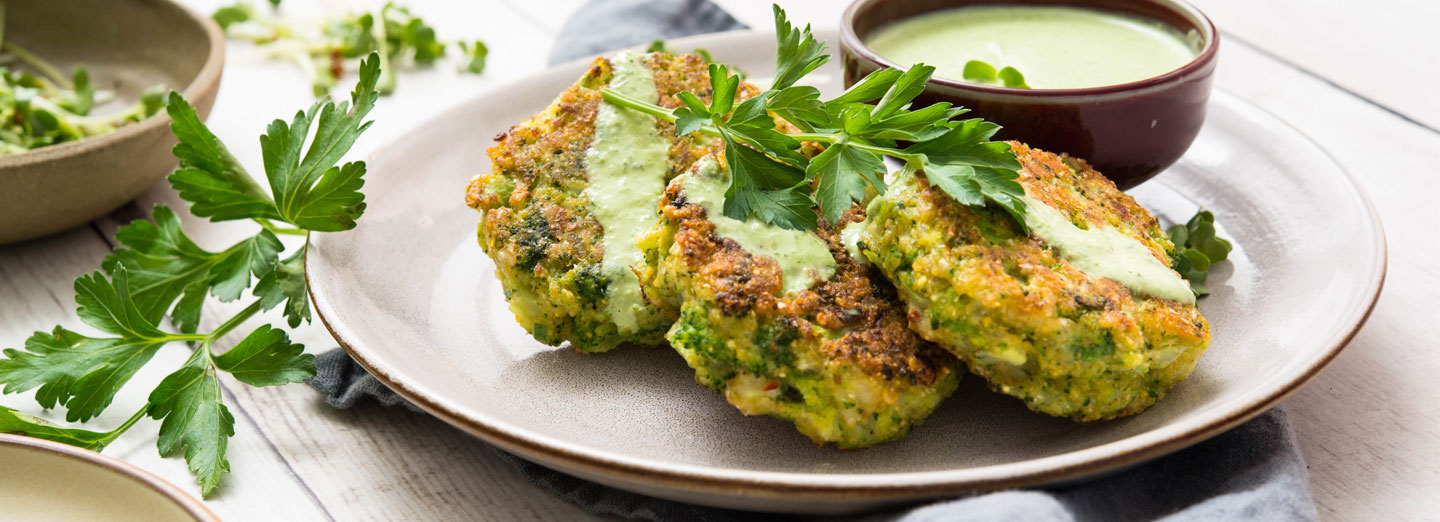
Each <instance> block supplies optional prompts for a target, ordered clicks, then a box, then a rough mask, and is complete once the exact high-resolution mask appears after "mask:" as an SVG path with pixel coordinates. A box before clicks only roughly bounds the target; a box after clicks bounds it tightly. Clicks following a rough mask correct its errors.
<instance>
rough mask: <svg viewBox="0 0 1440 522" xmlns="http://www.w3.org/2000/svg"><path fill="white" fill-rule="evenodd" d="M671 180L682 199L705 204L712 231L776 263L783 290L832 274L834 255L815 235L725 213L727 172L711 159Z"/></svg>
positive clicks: (808, 284)
mask: <svg viewBox="0 0 1440 522" xmlns="http://www.w3.org/2000/svg"><path fill="white" fill-rule="evenodd" d="M675 180H676V181H677V182H679V183H681V186H682V187H684V190H685V199H686V200H688V201H690V202H691V203H696V204H699V205H700V206H701V207H704V208H705V216H706V217H708V218H709V219H710V222H711V223H714V224H715V234H716V235H719V236H720V237H723V238H728V239H732V240H734V241H735V242H736V243H739V244H740V246H741V247H743V248H744V249H745V250H746V251H748V252H750V254H752V255H757V256H767V257H771V258H774V259H775V260H776V261H778V262H779V263H780V271H781V278H782V282H781V283H782V286H783V287H784V289H785V293H787V294H788V293H791V292H795V291H798V290H804V289H806V288H810V286H811V285H814V284H815V283H816V282H818V281H824V280H826V279H830V276H833V275H835V258H834V256H831V255H830V248H829V247H828V246H826V245H825V240H823V239H820V237H819V236H816V235H815V234H811V233H809V232H804V231H800V230H789V229H785V228H780V227H777V226H775V225H771V224H768V223H764V222H761V221H759V220H754V221H740V220H737V219H734V218H731V217H727V216H726V215H725V212H724V208H725V189H727V188H729V186H730V176H728V175H723V173H722V172H721V171H720V166H719V165H717V164H716V163H715V160H713V159H710V158H706V159H703V160H701V163H700V164H699V165H698V166H697V167H696V168H695V170H692V171H690V172H687V173H685V174H682V175H680V177H678V178H675Z"/></svg>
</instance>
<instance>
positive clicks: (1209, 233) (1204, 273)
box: [1165, 210, 1231, 297]
mask: <svg viewBox="0 0 1440 522" xmlns="http://www.w3.org/2000/svg"><path fill="white" fill-rule="evenodd" d="M1165 233H1166V234H1167V235H1169V236H1170V242H1171V243H1174V244H1175V250H1174V252H1173V253H1171V255H1170V266H1171V267H1174V269H1175V271H1176V272H1178V273H1179V274H1180V276H1181V277H1184V278H1185V280H1186V281H1189V282H1190V290H1191V291H1193V292H1195V296H1196V297H1204V296H1207V295H1210V289H1209V288H1207V287H1206V286H1205V280H1206V279H1209V277H1210V268H1211V267H1213V266H1215V264H1216V263H1219V262H1221V261H1224V260H1225V259H1226V258H1228V257H1229V256H1230V249H1231V245H1230V241H1229V240H1227V239H1224V238H1222V237H1220V236H1217V235H1215V215H1214V214H1212V213H1210V211H1209V210H1200V211H1198V212H1196V213H1195V215H1194V216H1193V217H1191V218H1190V221H1187V222H1185V223H1179V224H1176V225H1172V226H1171V227H1170V228H1168V229H1166V230H1165Z"/></svg>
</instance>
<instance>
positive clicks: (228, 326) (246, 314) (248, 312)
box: [203, 299, 260, 352]
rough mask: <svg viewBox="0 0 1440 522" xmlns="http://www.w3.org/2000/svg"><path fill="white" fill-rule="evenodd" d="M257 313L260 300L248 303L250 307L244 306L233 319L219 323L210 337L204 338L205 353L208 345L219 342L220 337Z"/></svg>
mask: <svg viewBox="0 0 1440 522" xmlns="http://www.w3.org/2000/svg"><path fill="white" fill-rule="evenodd" d="M259 311H260V300H259V299H256V300H255V301H253V302H251V303H250V306H246V307H245V309H243V310H240V312H239V313H237V314H235V316H234V317H231V318H230V319H229V320H227V321H225V322H224V323H221V324H220V326H218V327H216V328H215V330H214V331H212V332H210V335H207V336H205V337H204V339H205V341H204V343H203V344H204V348H205V351H207V352H208V351H210V350H209V348H210V345H212V344H215V341H217V340H219V339H220V337H222V336H224V335H225V334H227V333H230V330H234V329H235V327H236V326H240V323H243V322H245V320H246V319H249V318H250V317H252V316H254V315H255V313H256V312H259Z"/></svg>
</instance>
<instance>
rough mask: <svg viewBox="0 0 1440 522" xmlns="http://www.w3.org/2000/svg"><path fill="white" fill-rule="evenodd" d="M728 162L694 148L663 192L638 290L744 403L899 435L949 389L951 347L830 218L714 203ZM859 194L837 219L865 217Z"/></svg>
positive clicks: (701, 369) (850, 433)
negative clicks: (926, 329) (813, 226)
mask: <svg viewBox="0 0 1440 522" xmlns="http://www.w3.org/2000/svg"><path fill="white" fill-rule="evenodd" d="M728 184H729V174H728V173H727V172H726V171H725V168H724V165H723V164H722V163H721V162H720V161H718V160H710V159H705V160H702V161H700V162H697V163H696V164H695V165H694V167H693V168H692V169H691V171H690V172H689V173H687V174H684V175H682V176H680V177H677V178H676V179H675V180H674V181H672V182H671V183H670V185H669V187H668V188H667V189H666V191H665V194H664V196H663V197H662V198H661V214H662V216H663V217H662V220H661V222H660V224H659V225H658V226H657V227H655V228H654V229H653V230H652V231H651V232H650V233H649V234H648V235H647V236H645V237H644V238H643V239H642V241H641V244H642V246H644V248H645V251H646V257H647V260H648V263H647V266H646V269H645V270H644V271H643V272H642V277H641V278H642V281H643V283H644V288H645V293H646V295H647V296H648V297H649V298H650V300H651V301H652V302H653V303H654V304H655V305H656V306H657V308H659V309H662V310H665V311H667V313H673V314H675V315H676V316H677V317H678V321H677V322H676V323H675V325H674V326H673V327H672V328H671V329H670V331H669V333H668V335H667V339H668V340H669V341H670V343H671V345H672V346H673V347H674V348H675V350H676V351H678V352H679V353H680V354H681V356H683V357H684V358H685V361H686V362H687V363H688V364H689V365H690V366H691V367H692V368H694V369H695V378H696V380H697V381H699V382H700V383H701V384H704V385H706V386H708V387H710V388H714V389H716V390H719V391H721V392H723V393H724V394H725V398H726V399H727V400H728V401H729V402H730V403H731V404H733V405H735V406H736V407H737V408H739V409H740V411H742V412H744V413H745V414H747V415H759V414H768V415H772V416H775V417H779V418H782V419H785V420H788V421H791V422H793V423H794V424H795V427H796V428H797V429H799V430H800V432H801V433H804V434H805V435H807V436H809V437H810V438H811V439H813V440H814V441H815V442H816V443H820V444H824V443H827V442H833V443H835V444H836V445H837V446H839V447H841V448H857V447H863V446H868V445H872V444H876V443H880V442H885V441H890V440H894V439H897V438H899V437H902V436H904V435H905V434H906V433H908V432H909V431H910V429H911V428H912V427H913V426H914V425H916V424H918V423H919V422H920V421H921V420H922V419H924V418H925V417H926V416H928V415H929V414H930V413H931V412H932V411H934V410H935V408H936V406H938V405H939V404H940V402H941V401H942V400H944V399H945V398H946V397H947V396H949V395H950V393H951V392H953V391H954V390H955V387H956V385H957V384H958V383H959V379H960V376H961V373H962V372H961V368H960V364H959V361H958V360H956V359H955V357H954V356H952V355H950V354H949V353H947V352H946V351H945V350H944V349H942V348H940V347H939V346H937V345H935V344H933V343H930V342H927V341H925V340H924V339H922V338H920V336H919V335H917V334H916V333H915V332H914V331H912V330H911V329H910V328H909V327H908V325H907V323H906V317H905V309H904V305H903V303H901V302H900V300H899V298H898V297H897V296H896V294H895V289H894V288H893V287H892V286H891V285H890V284H889V283H888V282H887V281H885V279H884V277H883V276H882V274H880V272H879V271H878V270H875V269H874V268H872V267H869V266H864V265H861V264H858V263H857V262H856V260H855V259H854V258H852V257H851V255H850V253H849V252H848V251H847V250H846V249H845V248H844V247H843V246H842V245H841V243H840V238H839V233H838V229H837V228H835V227H832V226H830V225H828V224H825V223H822V225H821V228H820V229H819V230H816V231H814V232H804V231H794V230H785V229H781V228H778V227H775V226H773V225H768V224H760V223H757V222H740V221H736V220H734V219H731V218H729V217H726V216H724V215H723V213H722V212H721V210H720V209H721V208H722V206H723V198H724V194H725V189H726V187H727V186H728ZM863 215H864V213H863V209H862V208H861V207H860V206H859V205H855V206H854V207H853V208H852V209H851V210H850V211H849V213H848V214H846V216H845V221H846V222H852V221H859V220H861V219H863Z"/></svg>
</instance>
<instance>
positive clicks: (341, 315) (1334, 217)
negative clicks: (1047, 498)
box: [305, 31, 1385, 513]
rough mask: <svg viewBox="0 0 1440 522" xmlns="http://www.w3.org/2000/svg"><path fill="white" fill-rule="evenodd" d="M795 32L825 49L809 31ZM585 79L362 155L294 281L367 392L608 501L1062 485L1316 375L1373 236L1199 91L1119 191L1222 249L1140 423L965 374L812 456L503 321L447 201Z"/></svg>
mask: <svg viewBox="0 0 1440 522" xmlns="http://www.w3.org/2000/svg"><path fill="white" fill-rule="evenodd" d="M817 36H818V37H819V38H821V39H824V40H826V41H830V42H834V41H835V40H834V38H835V34H834V33H833V32H830V31H819V32H818V33H817ZM774 42H775V41H774V36H773V35H772V34H770V33H769V32H739V33H724V34H716V35H705V36H697V37H693V38H686V39H681V40H677V41H675V42H673V44H674V45H675V46H676V47H677V48H680V49H693V48H696V47H703V48H705V49H709V50H710V52H712V53H714V55H715V58H716V59H717V60H720V61H722V62H723V63H728V64H733V65H735V66H736V67H739V68H741V69H742V70H744V71H745V72H747V73H749V74H752V75H755V76H756V77H760V76H764V75H766V74H769V72H770V70H771V66H772V65H771V64H772V63H773V62H772V60H773V58H772V56H773V54H772V53H774V51H775V43H774ZM587 65H588V61H580V62H573V63H570V64H567V65H562V66H558V67H556V68H554V69H550V70H548V71H544V72H540V73H537V74H534V75H531V76H528V77H525V78H518V79H516V80H515V81H514V82H513V83H511V84H509V85H506V86H501V87H497V88H494V89H491V90H488V91H486V92H483V93H477V94H476V96H475V97H474V98H472V99H470V100H468V101H465V102H463V103H460V104H458V105H456V106H454V107H451V108H449V109H447V110H445V111H444V112H443V113H441V114H439V115H437V116H436V117H435V118H433V119H431V120H429V121H427V122H425V123H424V124H423V125H421V126H419V127H417V128H416V129H415V130H414V131H412V132H409V133H406V134H404V135H403V136H401V137H400V138H399V139H398V140H396V141H395V142H393V143H391V144H389V145H387V146H384V147H382V148H380V149H378V150H377V151H376V152H375V154H374V155H373V156H372V157H371V158H370V160H369V165H368V166H369V172H368V174H366V176H365V178H366V181H365V193H366V194H367V195H368V196H367V197H366V203H367V204H368V207H367V208H366V211H365V216H364V217H362V218H361V219H360V221H359V226H357V227H356V228H355V229H354V230H350V231H346V232H340V233H334V234H314V235H312V236H311V243H310V247H309V249H308V250H307V251H306V259H305V264H306V270H305V274H306V277H307V278H308V279H309V283H310V295H311V297H312V298H313V300H314V301H313V302H314V305H315V313H316V317H317V319H319V320H320V321H322V322H323V323H324V324H325V326H327V327H328V328H329V329H330V332H331V333H332V334H334V336H335V339H336V340H337V341H338V342H339V343H340V345H341V346H343V347H344V348H345V349H346V350H347V351H349V352H350V354H351V355H353V356H354V357H355V359H356V360H357V361H359V362H360V364H362V365H364V366H365V367H366V368H367V369H369V370H370V372H371V373H372V374H374V375H375V377H377V378H378V379H380V381H381V382H383V383H384V384H385V385H387V386H389V387H390V388H392V389H394V390H395V391H396V392H398V393H400V394H401V395H403V396H404V397H405V398H407V399H409V400H410V402H411V403H413V404H415V405H416V406H418V407H420V408H422V409H424V410H426V411H428V412H430V413H431V414H434V415H435V416H437V417H439V418H441V419H444V420H445V421H447V422H449V423H451V424H453V425H455V426H458V427H459V428H461V429H463V430H465V431H467V432H470V433H472V434H474V435H476V436H478V437H481V438H483V439H484V440H486V441H488V442H490V443H492V444H495V445H496V446H498V447H500V448H503V449H505V450H506V451H509V452H512V453H515V454H517V455H519V456H521V457H524V458H526V459H530V460H532V461H535V462H537V463H540V464H543V465H545V466H549V467H551V468H553V469H557V470H560V471H563V472H565V473H568V474H571V475H573V476H576V477H581V478H584V479H588V480H592V481H596V482H600V483H603V484H606V485H609V486H613V487H617V488H622V489H627V490H631V491H638V492H641V493H645V494H649V495H654V496H659V497H663V498H668V499H673V500H681V501H686V502H693V503H700V504H706V505H712V506H723V507H728V508H738V509H753V510H765V511H791V512H804V513H820V512H853V511H860V510H865V509H874V508H877V507H883V506H887V505H893V504H895V503H899V502H908V501H915V500H919V499H926V498H934V497H943V496H951V495H961V494H966V493H971V492H975V491H984V490H993V489H1002V488H1015V487H1027V486H1041V485H1057V484H1067V483H1074V482H1077V481H1080V480H1084V479H1088V478H1092V477H1095V476H1098V475H1103V474H1105V473H1110V472H1113V471H1116V470H1119V469H1123V468H1124V467H1126V466H1130V465H1134V464H1137V463H1140V462H1144V461H1146V460H1148V459H1151V458H1154V457H1157V456H1160V455H1165V454H1167V453H1170V452H1172V451H1175V450H1178V449H1180V448H1183V447H1186V446H1188V445H1191V444H1195V443H1197V442H1199V441H1202V440H1205V439H1206V438H1208V437H1211V436H1214V435H1216V434H1219V433H1221V432H1223V431H1225V430H1226V429H1229V428H1231V427H1234V426H1236V425H1238V424H1240V423H1241V422H1244V421H1245V420H1246V419H1249V418H1250V417H1252V416H1254V415H1257V414H1259V413H1261V412H1263V411H1265V410H1266V409H1267V408H1269V407H1270V406H1273V405H1274V404H1275V403H1276V402H1278V401H1280V400H1281V399H1282V398H1284V397H1285V396H1286V395H1288V394H1289V393H1291V392H1293V391H1295V390H1296V389H1298V388H1299V387H1300V386H1301V385H1303V384H1304V383H1305V382H1307V381H1309V380H1310V379H1311V378H1313V377H1314V376H1315V375H1316V374H1317V373H1319V372H1320V370H1321V369H1322V368H1324V367H1325V366H1326V364H1328V363H1329V362H1330V361H1331V360H1333V359H1334V358H1335V356H1336V355H1337V354H1338V353H1339V352H1340V350H1341V348H1342V347H1343V346H1344V345H1345V343H1346V342H1348V341H1349V339H1350V338H1351V336H1353V335H1354V334H1355V332H1356V331H1357V329H1358V328H1359V327H1360V325H1361V324H1362V323H1363V322H1364V319H1365V317H1366V315H1367V314H1368V313H1369V311H1370V309H1371V307H1372V306H1373V305H1374V303H1375V298H1376V296H1377V295H1378V294H1379V292H1380V285H1381V282H1382V281H1383V279H1384V274H1385V242H1384V241H1385V235H1384V232H1383V230H1381V228H1380V223H1379V220H1378V218H1377V217H1376V215H1375V211H1374V209H1373V208H1372V207H1371V206H1370V204H1369V202H1368V201H1367V199H1366V198H1365V195H1364V194H1363V193H1362V192H1361V191H1360V189H1359V187H1358V186H1357V185H1356V184H1355V183H1354V182H1353V181H1352V180H1351V179H1350V177H1349V176H1347V175H1346V174H1345V173H1344V171H1342V170H1341V169H1340V167H1339V166H1338V165H1336V164H1335V162H1334V161H1332V160H1331V159H1330V158H1329V156H1327V155H1326V153H1325V151H1324V150H1323V149H1321V148H1320V147H1319V146H1317V145H1316V144H1315V143H1314V142H1311V141H1310V140H1308V139H1306V138H1305V137H1304V136H1302V135H1301V134H1300V133H1299V132H1297V131H1296V130H1295V129H1293V128H1291V127H1289V126H1287V125H1285V124H1284V123H1282V122H1280V121H1279V120H1276V119H1275V118H1274V117H1273V116H1270V115H1269V114H1268V113H1266V112H1265V111H1264V110H1261V109H1259V108H1257V107H1255V106H1253V105H1250V104H1248V103H1245V102H1244V101H1242V100H1240V99H1238V98H1236V97H1235V96H1232V95H1228V94H1225V93H1223V92H1217V93H1216V95H1215V96H1214V97H1212V98H1211V100H1210V118H1209V121H1208V122H1207V123H1206V125H1205V128H1204V129H1203V130H1202V131H1201V133H1200V135H1199V137H1198V138H1197V139H1196V140H1195V146H1194V147H1192V148H1191V150H1190V152H1189V153H1188V154H1187V155H1186V156H1185V157H1184V158H1183V159H1181V160H1180V161H1179V162H1177V163H1176V164H1175V165H1174V166H1173V167H1171V168H1170V169H1168V170H1167V171H1166V172H1165V173H1164V174H1162V175H1160V176H1159V177H1157V178H1155V179H1154V180H1152V181H1151V182H1149V183H1146V184H1144V185H1142V186H1140V187H1137V188H1136V189H1135V190H1133V191H1132V192H1131V193H1132V194H1133V195H1134V196H1135V197H1136V198H1137V199H1138V200H1139V202H1140V203H1141V204H1143V205H1145V206H1146V208H1149V209H1150V210H1151V211H1153V212H1154V213H1155V214H1156V215H1157V216H1159V218H1160V219H1161V220H1162V221H1164V222H1166V223H1174V222H1177V221H1185V220H1186V219H1188V218H1189V217H1190V216H1192V215H1194V214H1195V210H1196V209H1197V207H1203V208H1206V209H1209V210H1211V211H1213V212H1214V213H1215V218H1216V223H1217V226H1218V227H1219V230H1218V233H1219V234H1220V235H1221V236H1223V237H1227V238H1230V239H1232V240H1233V243H1234V246H1235V250H1234V251H1232V252H1231V253H1230V258H1229V260H1228V261H1227V262H1225V263H1223V264H1222V265H1221V266H1218V267H1216V268H1215V269H1214V270H1213V271H1212V272H1211V274H1210V280H1209V286H1210V290H1211V294H1210V296H1209V297H1206V298H1205V299H1202V300H1201V301H1200V305H1199V306H1200V310H1201V311H1202V312H1203V313H1204V314H1205V317H1206V318H1207V319H1209V320H1210V326H1211V329H1212V332H1213V336H1214V337H1213V339H1214V340H1213V342H1212V343H1211V344H1210V348H1209V350H1208V351H1207V352H1206V353H1205V355H1204V356H1203V357H1201V358H1200V361H1199V364H1198V365H1197V366H1196V368H1195V373H1194V374H1193V375H1192V376H1191V377H1190V379H1189V380H1187V381H1185V382H1183V383H1180V385H1179V386H1176V387H1175V388H1174V389H1173V390H1171V391H1170V393H1169V394H1167V395H1166V396H1165V399H1164V400H1162V401H1160V403H1159V404H1156V405H1155V407H1153V408H1151V409H1149V410H1146V411H1145V412H1144V413H1141V414H1139V415H1135V416H1133V417H1129V418H1125V419H1120V420H1116V421H1111V422H1095V423H1086V424H1080V423H1074V422H1070V421H1068V420H1064V419H1057V418H1053V417H1047V416H1044V415H1040V414H1037V413H1033V412H1030V411H1029V410H1027V409H1026V408H1025V406H1024V405H1023V404H1022V403H1021V402H1020V401H1018V400H1015V399H1013V398H1011V397H1008V396H1004V395H1000V394H998V393H993V392H990V391H989V390H988V389H987V388H986V386H985V382H984V380H982V379H979V378H976V377H974V376H968V377H966V378H965V379H964V380H963V381H962V382H961V383H960V389H959V390H958V391H956V392H955V394H954V395H953V396H951V397H950V399H949V400H947V401H946V402H945V403H944V404H942V405H941V406H940V408H939V409H938V410H936V411H935V414H934V415H931V416H930V417H929V418H928V419H926V420H925V422H924V424H921V425H920V426H918V427H916V428H915V430H914V431H912V432H911V433H910V434H909V435H908V436H906V437H905V438H903V439H900V440H897V441H894V442H891V443H887V444H881V445H877V446H874V447H870V448H866V449H863V450H854V451H840V450H837V449H835V448H834V447H816V445H815V444H814V443H813V442H811V441H810V439H809V438H807V437H805V436H804V435H801V434H800V433H799V432H797V431H796V430H795V427H794V426H793V425H792V424H790V423H788V422H785V421H781V420H778V419H774V418H770V417H746V416H744V415H742V414H741V413H740V412H739V411H737V410H736V409H735V408H734V407H733V406H731V405H730V404H728V403H726V401H725V398H724V397H723V396H722V395H721V394H719V393H716V392H714V391H713V390H710V389H708V388H705V387H704V386H700V385H699V384H696V382H695V372H694V371H692V370H691V369H690V368H689V367H688V366H686V364H685V361H684V360H683V359H682V358H681V357H680V356H679V355H678V354H676V353H675V351H674V350H672V349H670V348H668V347H649V348H646V347H624V348H620V349H617V350H614V351H612V352H609V353H604V354H589V355H587V354H583V353H578V352H577V351H575V350H573V349H565V348H554V347H549V346H544V345H541V344H539V343H537V342H535V340H534V339H532V338H531V337H530V336H529V335H527V334H526V333H525V330H524V329H523V328H521V327H520V325H518V324H516V322H515V315H514V314H513V313H511V312H510V310H509V309H507V306H506V303H505V292H504V289H503V288H501V285H500V283H499V281H497V280H496V278H495V265H494V263H492V262H491V261H490V259H489V258H488V257H486V255H485V253H484V252H483V251H481V249H480V246H479V245H478V244H477V243H476V240H475V227H476V225H477V224H478V223H479V221H480V215H479V213H477V212H475V211H474V210H472V209H470V208H469V207H466V206H465V197H464V196H465V194H464V192H465V185H466V183H467V182H468V181H469V180H470V177H471V176H473V175H475V174H477V173H481V172H487V171H489V170H490V168H491V164H490V159H489V158H488V157H487V156H486V154H485V149H486V147H488V146H490V145H491V144H493V143H494V141H493V139H494V136H495V135H496V134H497V133H499V132H503V131H505V130H506V129H507V128H509V127H510V126H511V125H513V124H515V123H516V122H519V121H523V120H525V119H526V118H529V117H530V116H531V115H532V114H534V113H535V112H536V111H539V110H541V109H543V108H544V107H545V106H546V105H547V104H549V103H550V101H551V100H552V99H553V98H554V96H555V95H556V94H557V93H559V92H561V91H562V90H564V89H565V88H566V87H567V86H569V85H570V84H571V83H573V82H574V81H575V79H576V78H579V77H580V75H581V74H582V73H583V72H584V71H585V69H586V67H587ZM839 69H840V68H839V67H838V66H835V65H828V66H826V67H822V68H821V69H819V70H818V71H816V72H815V73H814V74H813V75H811V76H809V77H807V78H806V82H807V83H809V84H811V85H814V86H815V87H817V88H819V89H820V91H821V93H822V94H823V95H824V96H825V97H829V96H834V95H836V94H839V92H840V91H841V89H842V88H843V87H842V86H841V84H840V70H839ZM1277 194H1283V195H1285V201H1284V204H1276V203H1275V198H1276V195H1277ZM1317 231H1324V232H1323V233H1317ZM1317 260H1323V262H1317Z"/></svg>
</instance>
